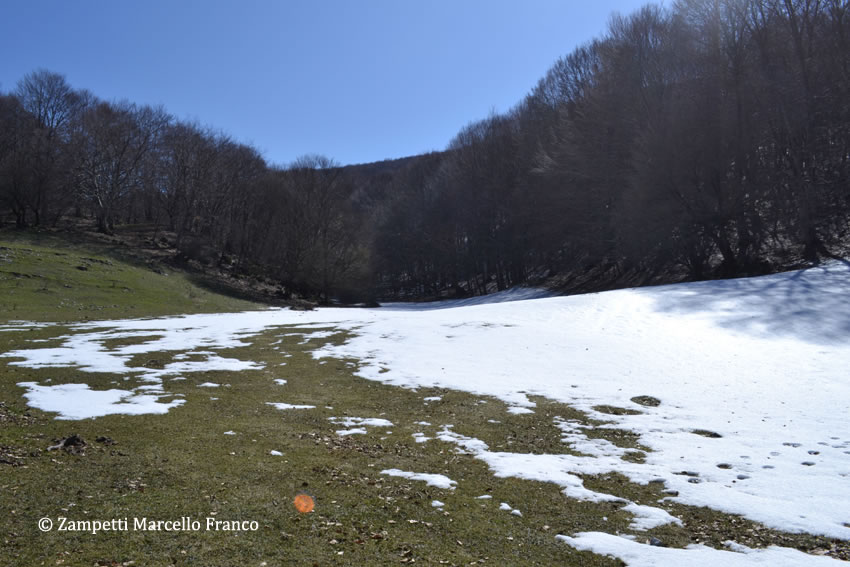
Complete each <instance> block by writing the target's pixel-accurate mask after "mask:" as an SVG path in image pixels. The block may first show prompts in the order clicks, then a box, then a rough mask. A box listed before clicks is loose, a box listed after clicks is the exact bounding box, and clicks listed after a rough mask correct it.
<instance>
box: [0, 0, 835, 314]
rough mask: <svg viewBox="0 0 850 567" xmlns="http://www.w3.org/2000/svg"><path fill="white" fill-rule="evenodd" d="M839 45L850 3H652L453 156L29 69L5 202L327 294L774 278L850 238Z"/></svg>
mask: <svg viewBox="0 0 850 567" xmlns="http://www.w3.org/2000/svg"><path fill="white" fill-rule="evenodd" d="M848 42H850V15H848V2H847V1H846V0H677V1H675V2H673V4H672V6H670V7H669V8H661V7H658V6H656V5H648V6H646V7H644V8H643V9H641V10H640V11H638V12H636V13H633V14H630V15H627V16H614V17H612V19H611V23H610V25H609V29H608V31H607V33H606V34H605V35H604V36H602V37H600V38H598V39H597V40H595V41H593V42H591V43H589V44H587V45H584V46H582V47H580V48H578V49H576V50H575V51H573V52H572V53H570V54H568V55H566V56H564V57H563V58H561V59H559V60H558V61H556V62H555V64H554V65H553V66H552V68H551V69H550V70H549V72H548V73H547V74H546V76H545V77H543V78H542V79H541V80H540V81H539V83H538V84H537V85H536V86H534V88H533V89H532V90H531V92H530V93H529V95H528V96H527V97H526V98H525V99H524V100H522V101H520V102H519V103H518V104H517V105H516V106H515V107H514V108H513V109H512V110H511V111H510V112H508V113H506V114H499V115H492V116H490V117H488V118H486V119H484V120H480V121H477V122H473V123H471V124H469V125H467V126H465V127H464V128H462V129H461V130H460V132H459V133H458V134H457V136H456V137H455V138H454V139H453V140H452V141H451V142H450V143H449V144H448V147H447V149H446V150H445V151H444V152H440V153H433V154H427V155H421V156H413V157H410V158H404V159H401V160H393V161H387V162H380V163H376V164H366V165H357V166H346V167H341V166H340V165H339V164H337V163H335V162H334V161H332V160H331V159H328V158H325V157H322V156H306V157H303V158H300V159H298V160H296V161H295V162H294V163H292V164H289V165H287V166H285V167H279V166H272V165H269V164H267V163H266V162H265V161H264V160H263V158H262V157H261V155H260V154H259V152H258V151H257V150H256V149H254V148H252V147H250V146H246V145H244V144H239V143H235V142H234V141H233V140H232V139H231V138H230V137H229V136H228V135H226V134H224V133H221V132H218V131H215V130H213V129H211V128H209V127H205V126H202V125H199V124H195V123H187V122H184V121H180V120H176V119H174V118H173V117H172V116H170V115H169V114H168V113H167V112H166V110H165V109H163V108H151V107H147V106H139V105H136V104H133V103H131V102H127V101H118V102H115V101H113V102H107V101H103V100H100V99H98V98H97V97H96V96H95V95H94V94H92V93H90V92H88V91H85V90H76V89H74V88H72V87H71V86H70V85H69V84H68V83H67V81H66V80H65V78H64V77H63V76H62V75H61V74H58V73H53V72H49V71H45V70H37V71H34V72H32V73H30V74H29V75H27V76H25V77H24V78H22V79H21V81H20V82H19V83H18V85H17V87H16V88H15V89H14V90H13V91H12V92H10V93H6V94H2V96H0V207H2V215H4V219H5V221H6V222H7V223H8V224H14V225H16V226H18V227H25V226H32V225H36V226H54V225H56V224H57V223H59V222H61V221H62V220H63V219H91V220H92V222H94V223H95V224H96V226H97V228H98V229H99V230H101V231H103V232H110V231H112V230H114V228H115V226H116V225H117V224H137V223H147V224H152V225H154V226H160V227H162V229H163V230H167V231H169V232H172V233H173V234H174V238H175V239H176V247H177V248H178V249H179V250H180V251H181V253H182V254H184V255H185V256H187V257H191V258H194V259H195V260H198V261H201V262H203V263H206V264H208V265H210V266H221V267H227V268H228V269H233V268H234V267H238V269H240V270H245V271H248V272H253V273H259V274H262V275H264V276H265V277H268V278H272V279H275V280H277V281H280V282H281V284H282V285H283V286H285V287H286V289H287V290H288V291H291V292H296V293H298V294H301V295H313V296H317V297H320V298H322V299H325V300H328V299H331V298H333V297H343V298H344V299H346V300H355V299H363V298H371V297H375V296H381V297H402V298H406V297H434V296H437V295H440V294H480V293H486V292H487V291H492V290H494V289H504V288H506V287H509V286H512V285H516V284H520V283H524V282H527V281H529V280H530V279H531V280H536V279H538V278H542V277H544V276H547V275H555V274H560V275H561V277H562V278H563V279H565V280H569V281H579V280H582V278H584V279H585V280H587V279H590V283H589V284H587V283H586V284H585V285H584V287H583V289H593V288H594V287H595V288H603V287H612V286H616V285H626V284H640V283H647V282H657V281H671V280H675V279H682V278H691V279H702V278H707V277H728V276H735V275H745V274H754V273H764V272H769V271H772V270H775V269H779V268H781V267H783V266H787V265H790V264H792V263H794V262H796V261H799V260H806V261H817V260H818V259H819V258H820V257H823V256H827V255H829V254H831V253H832V252H833V251H834V250H835V247H836V246H837V245H839V244H841V243H843V242H846V241H847V237H848V234H847V229H848V213H850V184H848V181H850V44H848ZM281 135H285V133H282V134H281Z"/></svg>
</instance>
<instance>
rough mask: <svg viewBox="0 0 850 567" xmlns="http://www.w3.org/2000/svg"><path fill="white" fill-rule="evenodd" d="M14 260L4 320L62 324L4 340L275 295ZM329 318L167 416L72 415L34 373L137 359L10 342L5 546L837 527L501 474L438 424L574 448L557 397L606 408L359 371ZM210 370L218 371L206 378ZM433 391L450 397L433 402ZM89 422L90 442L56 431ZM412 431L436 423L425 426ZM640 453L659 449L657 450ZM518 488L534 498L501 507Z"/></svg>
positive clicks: (408, 552)
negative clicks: (625, 503)
mask: <svg viewBox="0 0 850 567" xmlns="http://www.w3.org/2000/svg"><path fill="white" fill-rule="evenodd" d="M97 252H101V253H100V254H98V253H97ZM81 266H84V267H85V269H81ZM0 277H2V278H3V279H2V280H0V293H2V295H0V297H2V300H0V306H1V308H2V311H0V320H5V321H11V320H29V321H56V322H58V323H59V324H56V325H49V326H44V327H31V328H26V329H22V330H18V331H14V332H2V333H0V352H8V351H11V350H16V349H20V348H32V347H33V341H44V342H43V345H41V343H39V344H40V345H41V346H44V345H46V346H50V345H53V344H58V342H59V341H58V340H57V339H58V338H59V337H62V336H66V335H68V334H73V333H75V332H77V330H75V329H72V328H70V327H69V326H68V325H69V324H70V323H71V322H73V321H84V320H93V319H104V318H120V317H142V316H154V315H165V314H177V313H190V312H207V311H209V312H214V311H236V310H245V309H257V308H261V307H262V306H260V305H257V304H252V303H248V302H246V301H243V300H239V299H233V298H230V297H226V296H221V295H217V294H215V293H213V292H210V291H206V290H204V289H202V288H200V287H198V286H196V285H194V284H193V283H192V281H191V280H190V279H189V278H188V277H187V276H186V275H184V274H180V273H177V272H173V273H169V274H168V275H163V274H159V273H155V272H153V271H151V270H148V269H146V268H144V267H142V266H134V265H131V264H128V263H125V262H123V261H122V260H120V259H118V258H116V257H115V256H111V255H108V254H104V253H102V251H98V250H94V251H91V250H87V249H85V248H81V247H79V246H73V245H70V244H69V245H67V246H58V245H57V243H56V242H47V243H45V242H32V241H22V240H21V239H16V240H14V241H6V242H0ZM316 330H317V329H315V328H312V329H310V330H309V331H305V330H299V329H295V328H291V327H281V328H275V329H271V330H267V331H265V332H263V333H261V334H259V335H258V336H255V337H252V338H251V339H250V346H245V347H239V348H234V349H232V350H229V351H227V350H225V351H217V352H218V354H219V355H221V356H223V357H228V356H230V357H234V358H239V359H241V360H250V361H254V362H256V363H259V364H260V365H262V368H261V369H255V370H241V371H238V372H237V371H209V372H199V373H187V374H186V375H185V377H186V379H185V380H180V381H173V380H172V381H169V380H168V378H166V382H167V383H168V391H169V392H170V393H173V394H175V395H178V396H181V397H182V398H183V399H184V400H185V403H184V404H183V405H182V406H179V407H177V408H173V409H172V410H170V411H169V412H168V413H166V414H163V415H140V416H127V415H110V416H104V417H98V418H96V419H86V420H79V421H74V420H61V419H54V417H55V415H54V414H50V413H45V412H42V411H39V410H35V409H32V408H29V407H27V405H26V400H25V399H24V398H23V397H22V395H23V393H24V392H25V390H24V389H23V388H21V387H20V386H18V385H17V384H18V383H20V382H39V383H42V384H44V383H50V384H52V385H58V384H65V383H68V384H71V383H81V382H82V383H86V384H89V385H90V386H91V388H92V389H96V390H108V389H110V388H116V387H120V386H117V385H120V384H123V382H124V379H125V377H124V376H119V375H116V374H111V373H100V374H98V373H83V372H81V371H80V370H78V369H74V368H40V369H35V368H26V367H22V366H17V365H13V364H11V363H12V362H14V359H10V358H0V376H2V380H0V402H2V405H1V406H0V510H2V514H3V516H2V517H3V520H2V527H3V533H2V536H0V563H2V564H10V565H26V566H29V565H85V566H91V565H98V566H106V565H109V566H112V565H179V566H184V565H185V566H189V565H200V566H229V565H257V566H260V565H269V566H272V565H289V564H292V565H399V564H409V563H418V564H426V565H432V564H433V565H470V564H484V565H582V566H585V565H586V566H614V565H622V564H623V563H622V562H620V561H619V560H617V559H613V558H610V557H604V556H600V555H594V554H591V553H589V552H580V551H577V550H575V549H573V548H571V547H569V546H568V545H566V544H565V543H563V542H560V541H557V540H556V538H555V537H554V536H555V534H573V533H576V532H587V531H600V532H607V533H621V534H632V535H634V536H635V537H637V538H639V539H640V540H641V541H644V540H649V539H650V538H657V539H659V540H661V541H663V543H664V544H665V545H668V546H672V547H684V546H686V545H689V544H692V543H704V544H707V545H711V546H712V547H718V548H722V547H723V542H724V541H726V540H729V539H734V540H735V541H737V542H739V543H743V544H746V545H749V546H752V547H763V546H766V545H770V544H776V545H783V546H789V547H795V548H798V549H802V550H810V551H811V550H815V551H818V550H830V549H833V548H834V546H835V545H836V542H835V541H832V540H828V539H826V538H821V537H814V536H808V535H804V534H803V535H795V534H787V533H780V532H776V531H775V530H769V529H766V528H764V527H763V526H759V525H758V524H755V523H753V522H749V521H747V520H744V519H742V518H740V517H736V516H731V515H727V514H722V513H719V512H714V511H710V510H708V509H704V508H694V507H687V506H682V505H679V504H675V503H668V504H667V505H666V506H665V507H666V509H667V510H668V511H670V512H671V513H673V514H674V515H675V516H677V517H679V518H681V519H682V521H683V525H682V526H677V525H672V524H669V525H666V526H663V527H659V528H655V529H653V530H650V531H636V530H634V529H632V528H631V527H630V524H631V521H632V519H633V516H632V515H631V514H629V513H627V512H626V511H624V510H622V509H621V508H622V504H620V503H616V502H599V503H592V502H580V501H577V500H572V499H568V498H566V497H565V496H564V494H563V493H562V492H561V490H560V488H559V487H558V486H557V485H555V484H551V483H541V482H533V481H526V480H519V479H516V478H497V477H495V476H494V475H493V473H492V472H491V471H490V470H489V469H488V466H487V465H486V464H485V463H483V462H482V461H480V460H478V459H475V458H474V457H473V456H471V455H468V454H463V453H462V452H458V451H457V450H456V448H455V446H454V445H452V444H449V443H444V442H441V441H438V440H436V439H433V438H434V437H435V435H436V434H438V432H439V430H440V429H441V428H442V426H443V425H444V424H458V425H459V424H462V425H463V429H464V432H465V433H466V434H468V435H474V436H475V437H477V438H478V439H481V440H483V441H485V442H486V443H487V444H488V445H489V446H490V447H491V448H492V449H493V450H504V451H526V452H530V453H537V454H543V453H546V454H557V453H564V452H568V451H569V450H570V449H569V447H568V446H567V445H565V444H564V443H563V442H562V441H561V437H562V432H561V431H560V430H559V429H558V428H557V427H555V426H554V425H553V419H554V417H555V416H560V417H562V418H565V419H574V420H576V421H577V422H579V423H582V424H584V425H588V426H598V425H599V422H595V421H592V420H590V419H588V418H587V417H586V415H584V414H582V413H581V412H578V411H576V410H574V409H573V408H571V407H569V406H567V405H564V404H559V403H554V402H551V401H548V400H546V399H542V398H535V400H534V401H536V402H537V408H536V411H535V413H534V414H529V415H512V414H510V413H508V412H506V409H507V406H506V405H505V404H504V403H503V402H501V401H499V400H497V399H494V398H488V397H484V396H476V395H472V394H468V393H462V392H457V391H450V390H442V389H419V390H416V391H414V390H410V389H403V388H398V387H393V386H387V385H383V384H380V383H377V382H372V381H368V380H364V379H361V378H357V377H355V376H354V375H353V373H354V371H355V370H356V368H357V365H358V361H357V360H338V359H322V360H318V359H316V358H314V357H313V356H311V354H310V352H311V351H313V350H315V349H316V348H317V347H319V346H321V345H322V344H324V343H326V342H330V343H338V342H340V341H344V340H345V339H346V334H345V332H343V331H337V330H336V329H333V328H328V329H324V330H327V331H329V333H328V336H324V337H316V338H312V339H309V340H305V339H304V334H305V333H308V332H310V333H312V332H315V331H316ZM319 330H321V329H319ZM134 340H140V339H135V338H129V339H126V340H124V341H121V340H117V341H113V342H111V343H109V345H108V346H109V348H113V349H114V348H119V347H121V346H122V345H124V344H129V343H131V342H132V341H134ZM180 354H181V353H179V352H178V351H163V352H157V353H145V354H141V355H138V357H137V359H136V360H134V364H135V365H137V366H144V367H148V368H162V367H163V365H165V364H167V363H169V362H171V361H174V360H176V359H175V356H177V355H180ZM275 380H278V381H279V380H286V383H285V384H280V383H278V382H276V381H275ZM204 383H214V384H217V385H218V387H201V384H204ZM431 397H439V398H440V399H438V400H437V399H434V400H430V401H426V398H431ZM273 402H286V403H289V404H294V405H310V406H315V408H313V409H283V410H281V409H277V408H275V407H273V406H271V405H268V404H269V403H273ZM609 409H610V411H612V412H613V411H617V408H609ZM345 416H348V417H365V418H381V419H386V420H389V421H390V422H392V424H393V425H392V426H387V427H377V426H367V427H365V429H366V430H367V432H366V433H365V434H351V435H340V434H338V433H337V432H338V431H339V430H342V429H345V427H344V426H343V425H340V424H338V423H334V422H332V421H331V419H330V418H341V417H345ZM426 422H427V425H426V424H425V423H426ZM226 433H227V434H226ZM72 434H76V435H78V436H79V437H81V438H82V439H83V440H84V441H85V445H84V446H77V447H69V448H68V449H69V450H65V449H57V450H48V448H49V447H51V446H53V445H55V444H56V443H57V442H58V441H60V440H61V439H64V438H68V437H69V436H71V435H72ZM414 434H422V435H421V436H419V437H420V438H421V437H422V436H424V437H428V438H431V440H429V441H427V442H417V439H416V437H414ZM592 435H593V436H598V437H604V438H606V439H608V440H609V441H611V442H612V443H614V444H616V445H618V446H621V447H630V448H636V449H638V450H640V451H646V448H645V447H642V446H640V445H639V444H638V443H636V440H635V438H634V436H633V435H630V434H629V433H628V432H625V431H618V430H616V429H603V428H597V429H594V430H593V432H592ZM272 451H275V452H278V453H280V454H279V455H276V454H272ZM631 455H632V456H631V457H630V458H637V459H640V458H641V453H632V454H631ZM385 469H401V470H403V471H416V472H429V473H436V474H443V475H445V476H447V477H448V478H450V479H452V480H453V481H456V483H457V488H454V489H446V488H438V487H434V486H430V485H428V484H426V483H425V482H423V481H420V480H411V479H406V478H399V477H395V476H390V475H387V474H381V471H383V470H385ZM584 481H585V486H587V487H588V488H591V489H594V490H599V491H604V492H606V493H608V494H613V495H617V496H622V497H624V498H628V499H629V500H631V501H632V502H635V503H638V504H651V505H654V506H657V505H658V504H657V502H656V501H657V500H658V499H659V498H661V497H662V496H663V490H664V487H663V485H658V484H649V485H644V486H642V485H638V484H635V483H632V482H629V481H628V480H627V479H626V478H625V477H622V476H619V475H616V474H608V475H602V476H595V477H594V476H587V477H586V478H585V479H584ZM300 493H306V494H308V495H310V496H311V497H312V498H313V499H314V502H315V508H314V509H313V510H312V511H311V512H309V513H300V512H299V511H297V510H296V509H295V507H294V506H293V499H294V498H295V497H296V495H298V494H300ZM481 496H487V497H489V498H480V497H481ZM434 501H439V502H442V503H443V506H441V507H438V506H435V505H434ZM502 503H509V504H510V506H511V507H512V508H514V509H517V510H520V511H521V515H520V514H512V513H510V512H509V511H505V510H500V505H501V504H502ZM183 517H188V518H190V519H191V520H197V521H199V522H200V525H201V526H200V529H198V530H197V531H196V530H192V529H189V530H178V531H146V530H139V529H132V528H133V527H134V526H133V524H134V519H142V518H146V519H148V520H154V521H156V520H180V519H181V518H183ZM40 518H50V519H51V520H52V521H53V522H54V529H53V530H52V531H50V532H41V531H39V528H38V521H39V519H40ZM59 518H67V519H68V520H71V521H73V522H82V521H88V520H92V521H93V520H107V521H108V520H112V519H119V520H122V519H127V521H128V523H129V529H127V530H126V531H123V532H121V533H115V532H107V531H102V532H100V533H97V534H92V533H91V532H85V531H59V530H58V529H57V528H58V522H59V521H60V520H59ZM208 519H210V520H209V521H211V522H215V521H216V520H218V521H220V522H224V523H223V524H220V525H219V529H218V530H216V529H207V522H208ZM234 521H246V522H251V521H254V522H256V530H251V529H249V530H245V531H241V530H240V531H235V530H225V529H221V528H222V526H224V527H228V526H229V524H227V522H234ZM72 525H77V524H72ZM80 525H82V524H80ZM213 527H214V524H213Z"/></svg>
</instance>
